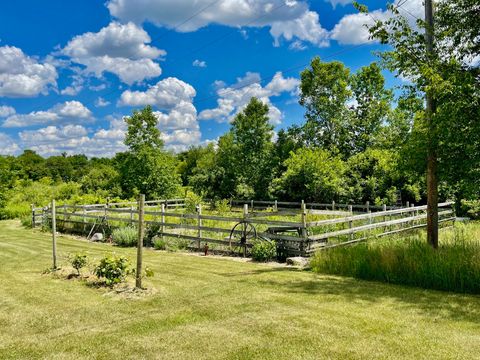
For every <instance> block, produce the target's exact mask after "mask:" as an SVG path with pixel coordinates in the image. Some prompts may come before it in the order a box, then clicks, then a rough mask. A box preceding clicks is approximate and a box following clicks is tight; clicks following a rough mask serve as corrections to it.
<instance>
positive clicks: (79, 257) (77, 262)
mask: <svg viewBox="0 0 480 360" xmlns="http://www.w3.org/2000/svg"><path fill="white" fill-rule="evenodd" d="M87 263H88V258H87V255H86V254H84V253H76V254H74V255H72V256H71V257H70V264H71V265H72V267H73V268H74V269H75V270H77V274H78V275H80V269H82V268H83V267H85V266H86V265H87Z"/></svg>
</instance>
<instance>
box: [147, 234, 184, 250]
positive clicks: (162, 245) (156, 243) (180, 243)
mask: <svg viewBox="0 0 480 360" xmlns="http://www.w3.org/2000/svg"><path fill="white" fill-rule="evenodd" d="M189 245H190V240H186V239H176V238H170V237H164V238H163V239H162V238H161V237H155V238H154V239H153V247H154V248H155V249H157V250H167V251H179V250H187V249H188V246H189Z"/></svg>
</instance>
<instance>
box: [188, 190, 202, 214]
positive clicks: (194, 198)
mask: <svg viewBox="0 0 480 360" xmlns="http://www.w3.org/2000/svg"><path fill="white" fill-rule="evenodd" d="M201 203H202V197H201V196H199V195H197V194H195V193H193V192H189V193H188V194H187V196H186V198H185V212H186V213H188V214H195V213H196V212H197V205H198V204H201Z"/></svg>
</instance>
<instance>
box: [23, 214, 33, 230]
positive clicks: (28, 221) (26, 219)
mask: <svg viewBox="0 0 480 360" xmlns="http://www.w3.org/2000/svg"><path fill="white" fill-rule="evenodd" d="M20 222H21V223H22V226H23V227H24V228H27V229H31V228H32V217H31V216H30V215H26V216H22V218H21V219H20Z"/></svg>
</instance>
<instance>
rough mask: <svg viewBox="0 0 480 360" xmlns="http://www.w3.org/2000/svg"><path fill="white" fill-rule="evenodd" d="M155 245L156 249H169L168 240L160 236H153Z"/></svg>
mask: <svg viewBox="0 0 480 360" xmlns="http://www.w3.org/2000/svg"><path fill="white" fill-rule="evenodd" d="M153 247H154V248H155V249H156V250H167V242H166V241H165V239H162V238H160V237H154V238H153Z"/></svg>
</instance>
